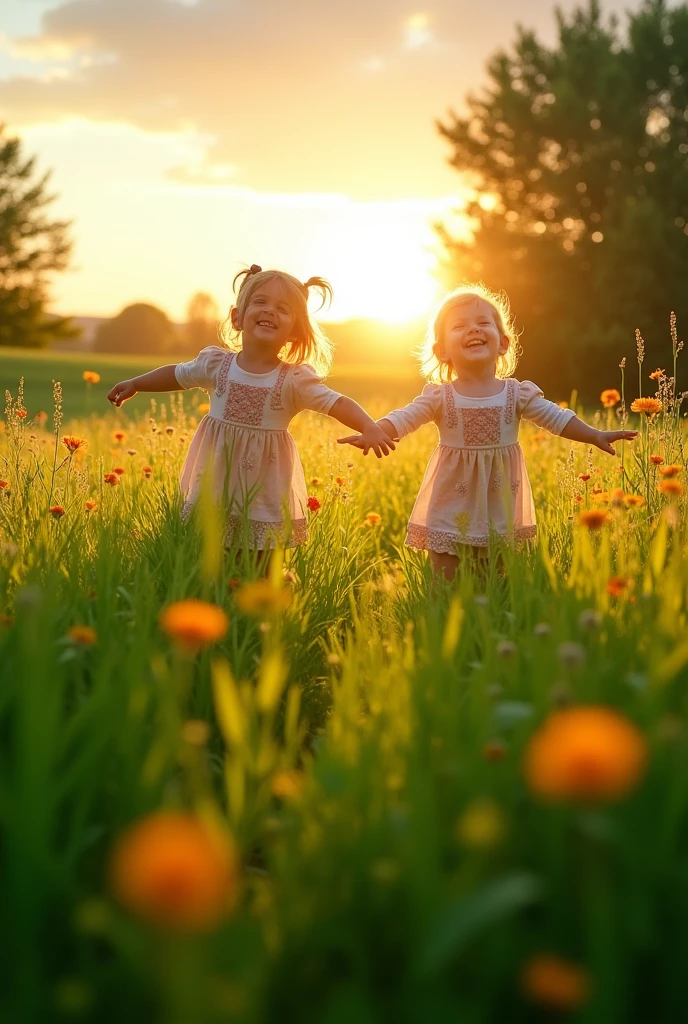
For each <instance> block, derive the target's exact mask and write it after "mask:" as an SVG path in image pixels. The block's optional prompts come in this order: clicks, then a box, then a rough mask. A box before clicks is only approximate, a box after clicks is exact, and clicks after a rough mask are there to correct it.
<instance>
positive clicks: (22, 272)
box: [0, 124, 77, 348]
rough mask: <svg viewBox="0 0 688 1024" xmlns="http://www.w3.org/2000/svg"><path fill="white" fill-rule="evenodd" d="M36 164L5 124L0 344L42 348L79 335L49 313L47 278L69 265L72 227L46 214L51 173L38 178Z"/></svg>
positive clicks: (0, 158)
mask: <svg viewBox="0 0 688 1024" xmlns="http://www.w3.org/2000/svg"><path fill="white" fill-rule="evenodd" d="M35 163H36V161H35V158H29V159H24V157H23V156H22V153H21V143H20V141H19V139H16V138H10V137H9V136H8V135H7V134H6V132H5V126H4V125H1V124H0V345H24V346H27V347H31V348H38V347H41V346H43V345H47V344H48V343H49V342H51V341H54V340H56V339H58V338H64V337H70V336H73V335H74V334H76V333H77V328H76V327H74V325H73V324H72V323H71V321H70V320H69V319H68V318H64V317H55V316H50V315H49V314H48V313H46V308H45V307H46V304H47V302H48V298H49V296H48V292H47V282H48V277H49V275H50V274H51V273H52V272H53V271H58V270H64V269H65V268H66V266H67V265H68V262H69V256H70V252H71V242H70V241H69V238H68V228H69V224H68V223H67V222H66V221H57V220H51V218H50V216H49V214H48V212H47V208H48V206H49V205H50V204H51V203H52V202H53V200H54V198H55V197H54V196H52V195H49V194H48V193H47V191H46V186H47V183H48V180H49V177H50V174H49V173H48V174H44V175H43V176H42V177H40V178H36V176H35Z"/></svg>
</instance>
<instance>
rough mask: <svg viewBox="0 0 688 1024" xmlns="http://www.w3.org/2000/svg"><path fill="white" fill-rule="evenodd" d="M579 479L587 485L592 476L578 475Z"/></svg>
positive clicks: (586, 474)
mask: <svg viewBox="0 0 688 1024" xmlns="http://www.w3.org/2000/svg"><path fill="white" fill-rule="evenodd" d="M578 479H579V480H582V481H583V483H586V482H587V481H588V480H589V479H590V474H589V473H579V474H578Z"/></svg>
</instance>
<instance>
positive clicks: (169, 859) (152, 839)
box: [110, 811, 238, 932]
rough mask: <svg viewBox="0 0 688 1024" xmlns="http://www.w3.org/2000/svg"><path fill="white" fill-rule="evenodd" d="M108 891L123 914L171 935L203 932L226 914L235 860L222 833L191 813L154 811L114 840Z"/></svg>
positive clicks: (233, 895) (234, 886)
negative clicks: (119, 904)
mask: <svg viewBox="0 0 688 1024" xmlns="http://www.w3.org/2000/svg"><path fill="white" fill-rule="evenodd" d="M110 878H111V885H112V891H113V893H114V895H115V897H116V898H117V899H118V900H119V902H120V903H122V905H123V906H125V907H126V908H127V910H129V911H131V912H132V913H133V914H135V915H136V916H137V917H141V918H143V919H144V920H145V921H148V922H149V923H150V924H154V925H157V926H159V927H162V928H170V929H173V930H175V931H192V932H196V931H206V930H208V929H210V928H212V927H213V926H215V925H217V924H219V923H220V921H221V920H222V918H223V917H225V916H226V915H227V914H228V913H229V911H230V910H231V908H232V906H233V904H234V902H235V900H236V894H237V886H238V859H237V854H236V850H235V847H234V843H233V842H232V840H231V839H230V838H229V836H227V835H223V834H222V833H220V832H218V831H215V830H211V829H210V827H209V826H207V825H206V824H205V823H204V822H202V821H200V820H199V819H198V818H196V817H195V816H194V815H192V814H184V813H181V812H173V811H159V812H157V813H156V814H151V815H149V816H148V817H147V818H143V819H142V820H141V821H139V822H137V823H135V824H134V825H132V826H131V828H130V829H129V830H128V831H127V832H125V833H124V834H123V835H122V836H120V838H119V840H118V841H117V844H116V846H115V848H114V851H113V854H112V860H111V865H110Z"/></svg>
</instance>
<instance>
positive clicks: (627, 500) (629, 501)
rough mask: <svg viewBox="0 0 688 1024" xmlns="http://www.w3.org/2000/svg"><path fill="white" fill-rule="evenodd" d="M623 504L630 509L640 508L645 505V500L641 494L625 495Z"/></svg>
mask: <svg viewBox="0 0 688 1024" xmlns="http://www.w3.org/2000/svg"><path fill="white" fill-rule="evenodd" d="M624 504H625V505H628V506H630V507H631V508H642V507H643V505H644V504H645V499H644V498H643V496H642V494H625V495H624Z"/></svg>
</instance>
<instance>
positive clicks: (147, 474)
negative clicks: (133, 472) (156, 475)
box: [141, 466, 153, 480]
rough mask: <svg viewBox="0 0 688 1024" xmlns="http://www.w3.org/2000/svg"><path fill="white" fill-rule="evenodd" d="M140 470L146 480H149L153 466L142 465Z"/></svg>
mask: <svg viewBox="0 0 688 1024" xmlns="http://www.w3.org/2000/svg"><path fill="white" fill-rule="evenodd" d="M141 472H142V473H143V475H144V477H145V479H146V480H150V478H151V476H152V475H153V467H152V466H143V467H142V469H141Z"/></svg>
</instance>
